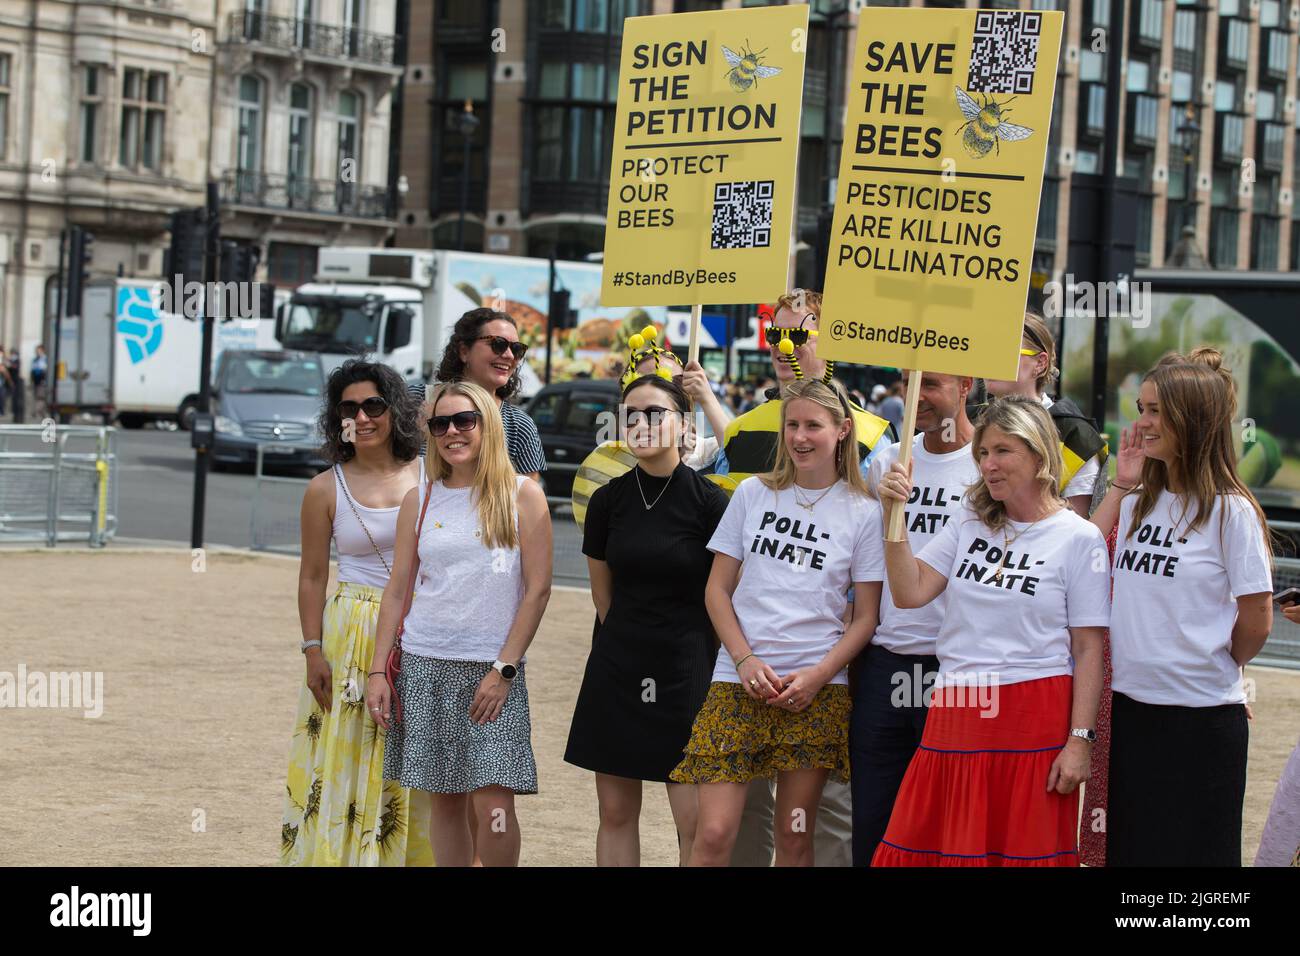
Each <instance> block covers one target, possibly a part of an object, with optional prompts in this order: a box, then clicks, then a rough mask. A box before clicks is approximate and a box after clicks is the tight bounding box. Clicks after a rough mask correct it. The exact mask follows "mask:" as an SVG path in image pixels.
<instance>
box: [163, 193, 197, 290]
mask: <svg viewBox="0 0 1300 956" xmlns="http://www.w3.org/2000/svg"><path fill="white" fill-rule="evenodd" d="M171 233H172V241H171V246H170V248H169V249H168V253H167V266H166V271H167V275H165V276H163V279H164V280H165V281H167V282H169V283H170V282H171V281H173V278H174V277H175V276H177V275H179V276H180V277H181V278H180V285H181V288H182V289H183V288H184V287H185V286H186V285H188V284H189V283H191V282H198V283H202V282H203V281H204V276H203V252H204V247H205V245H206V244H207V216H206V215H205V212H204V210H202V209H178V210H176V211H175V212H174V213H172V215H171Z"/></svg>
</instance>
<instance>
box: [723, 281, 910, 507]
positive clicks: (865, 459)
mask: <svg viewBox="0 0 1300 956" xmlns="http://www.w3.org/2000/svg"><path fill="white" fill-rule="evenodd" d="M821 308H822V297H821V293H820V292H811V291H808V290H806V289H796V290H795V291H794V292H789V293H786V294H785V295H783V296H781V298H779V299H777V301H776V309H775V313H774V315H773V322H772V325H771V326H770V327H768V329H767V333H766V335H767V342H768V345H769V347H770V351H771V353H772V370H773V373H774V374H775V375H776V381H777V386H776V388H772V389H768V391H767V393H766V395H767V399H768V401H766V402H764V403H763V404H761V405H759V406H758V407H757V408H754V409H751V410H750V411H748V412H746V413H745V414H743V415H741V416H739V417H737V418H736V419H734V420H733V421H732V422H731V424H729V425H728V426H727V429H726V432H725V433H724V434H723V438H722V448H721V449H720V450H719V452H718V456H717V458H716V459H715V460H714V462H713V470H714V472H716V473H717V474H719V475H727V476H728V477H729V478H730V483H731V485H732V487H734V486H735V485H738V484H740V482H741V481H743V480H744V479H746V478H748V477H749V476H750V475H755V474H762V473H765V472H768V471H771V470H772V466H773V464H774V463H775V462H776V444H777V438H778V437H779V436H778V435H777V432H778V431H779V430H780V427H781V401H780V391H781V389H783V388H785V386H787V385H789V384H790V383H791V382H794V381H798V380H799V379H803V378H813V379H818V380H820V381H822V382H824V383H827V384H829V383H830V381H831V376H832V375H833V374H834V371H835V363H834V362H825V361H822V360H821V359H819V358H817V351H816V345H817V320H818V317H819V316H820V315H821ZM850 409H851V411H852V412H853V418H854V422H855V425H856V427H857V433H858V457H859V460H860V463H861V467H862V473H863V475H866V474H867V470H868V469H869V468H870V465H871V462H872V460H873V459H874V458H875V456H876V455H877V454H879V453H880V452H881V451H882V450H884V449H885V448H887V447H888V446H889V445H891V444H893V443H894V441H895V440H897V436H896V435H894V434H893V430H892V428H891V427H890V424H889V422H888V421H886V420H885V419H883V418H881V417H880V416H878V415H873V414H872V413H871V412H868V411H867V410H866V409H864V408H859V407H858V406H857V405H852V404H851V405H850Z"/></svg>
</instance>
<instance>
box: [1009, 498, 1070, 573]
mask: <svg viewBox="0 0 1300 956" xmlns="http://www.w3.org/2000/svg"><path fill="white" fill-rule="evenodd" d="M1059 510H1060V509H1059V508H1053V509H1052V510H1051V511H1049V512H1048V513H1047V514H1045V515H1043V516H1042V518H1035V519H1034V520H1033V521H1031V522H1029V524H1027V525H1025V527H1023V528H1021V529H1020V530H1019V531H1017V532H1016V533H1015V536H1014V537H1012V538H1008V537H1007V534H1006V532H1005V531H1003V532H1002V560H1001V561H1000V562H998V569H997V570H996V571H994V572H993V580H994V581H1001V580H1002V572H1003V571H1004V570H1006V567H1007V549H1008V548H1010V547H1011V546H1012V545H1013V544H1015V543H1016V541H1017V540H1019V538H1020V536H1021V535H1022V534H1024V533H1025V532H1026V531H1028V530H1029V529H1030V528H1032V527H1033V526H1034V525H1036V524H1038V522H1040V521H1042V520H1043V519H1044V518H1050V517H1051V516H1052V515H1054V514H1056V512H1057V511H1059ZM1008 520H1010V519H1008Z"/></svg>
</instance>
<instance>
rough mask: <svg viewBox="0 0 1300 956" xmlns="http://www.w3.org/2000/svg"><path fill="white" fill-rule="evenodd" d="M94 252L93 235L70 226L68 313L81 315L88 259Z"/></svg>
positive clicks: (86, 280)
mask: <svg viewBox="0 0 1300 956" xmlns="http://www.w3.org/2000/svg"><path fill="white" fill-rule="evenodd" d="M94 254H95V237H94V235H92V234H91V233H89V232H86V230H84V229H82V228H81V227H80V226H73V227H72V241H71V250H70V252H69V255H68V304H67V314H68V315H81V306H82V299H83V297H84V295H85V292H86V283H87V282H88V281H90V261H91V259H93V258H94Z"/></svg>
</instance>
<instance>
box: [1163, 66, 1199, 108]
mask: <svg viewBox="0 0 1300 956" xmlns="http://www.w3.org/2000/svg"><path fill="white" fill-rule="evenodd" d="M1194 82H1195V81H1194V80H1193V79H1192V74H1190V73H1188V72H1187V71H1186V70H1174V77H1173V84H1172V85H1171V86H1170V88H1169V101H1170V102H1171V103H1190V102H1191V100H1192V88H1193V85H1194Z"/></svg>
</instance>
